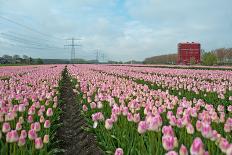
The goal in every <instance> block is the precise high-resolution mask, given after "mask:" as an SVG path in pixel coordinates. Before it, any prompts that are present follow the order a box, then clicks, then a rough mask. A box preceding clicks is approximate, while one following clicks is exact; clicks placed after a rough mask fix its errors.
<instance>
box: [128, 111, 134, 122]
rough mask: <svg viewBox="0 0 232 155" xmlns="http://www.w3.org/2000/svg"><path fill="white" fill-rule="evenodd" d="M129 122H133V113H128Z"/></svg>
mask: <svg viewBox="0 0 232 155" xmlns="http://www.w3.org/2000/svg"><path fill="white" fill-rule="evenodd" d="M127 120H128V121H129V122H131V121H133V115H132V114H131V113H128V114H127Z"/></svg>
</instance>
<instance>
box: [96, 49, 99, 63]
mask: <svg viewBox="0 0 232 155" xmlns="http://www.w3.org/2000/svg"><path fill="white" fill-rule="evenodd" d="M96 63H97V64H98V63H99V49H97V50H96Z"/></svg>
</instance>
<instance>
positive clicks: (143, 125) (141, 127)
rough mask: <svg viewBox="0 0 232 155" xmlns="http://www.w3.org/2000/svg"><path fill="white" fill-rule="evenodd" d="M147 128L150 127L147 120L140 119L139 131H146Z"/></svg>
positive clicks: (141, 132)
mask: <svg viewBox="0 0 232 155" xmlns="http://www.w3.org/2000/svg"><path fill="white" fill-rule="evenodd" d="M147 128H148V125H147V123H146V121H140V122H139V125H138V132H139V133H140V134H143V133H145V132H146V130H147Z"/></svg>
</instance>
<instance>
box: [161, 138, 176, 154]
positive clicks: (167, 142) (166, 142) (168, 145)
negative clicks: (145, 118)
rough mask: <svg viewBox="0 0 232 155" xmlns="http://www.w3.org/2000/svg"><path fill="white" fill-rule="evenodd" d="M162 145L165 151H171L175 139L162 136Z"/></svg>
mask: <svg viewBox="0 0 232 155" xmlns="http://www.w3.org/2000/svg"><path fill="white" fill-rule="evenodd" d="M162 145H163V148H164V149H165V150H166V151H170V150H173V149H174V147H175V138H174V137H173V136H169V135H167V136H163V137H162Z"/></svg>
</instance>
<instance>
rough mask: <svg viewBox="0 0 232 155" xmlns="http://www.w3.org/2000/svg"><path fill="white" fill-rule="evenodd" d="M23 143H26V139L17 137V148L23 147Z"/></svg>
mask: <svg viewBox="0 0 232 155" xmlns="http://www.w3.org/2000/svg"><path fill="white" fill-rule="evenodd" d="M25 143H26V139H25V138H24V137H19V140H18V146H19V147H21V146H24V145H25Z"/></svg>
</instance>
